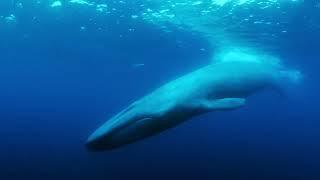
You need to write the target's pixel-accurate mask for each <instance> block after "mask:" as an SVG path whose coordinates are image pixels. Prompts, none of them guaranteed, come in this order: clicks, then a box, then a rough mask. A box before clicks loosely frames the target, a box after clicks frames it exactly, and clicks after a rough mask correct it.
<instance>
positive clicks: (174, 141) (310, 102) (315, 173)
mask: <svg viewBox="0 0 320 180" xmlns="http://www.w3.org/2000/svg"><path fill="white" fill-rule="evenodd" d="M319 12H320V1H318V0H304V1H303V0H287V1H284V0H283V1H280V0H278V1H277V0H264V1H263V0H224V1H223V0H220V1H218V0H210V1H209V0H202V1H194V0H171V1H167V0H154V1H153V0H123V1H118V0H113V1H111V0H96V1H93V0H92V1H84V0H61V1H55V0H52V1H51V0H2V1H0V53H1V54H0V77H1V78H0V85H1V88H0V120H1V126H0V142H1V145H0V179H1V180H16V179H19V180H20V179H34V180H37V179H48V180H51V179H52V180H53V179H54V180H56V179H83V180H87V179H94V180H102V179H110V180H111V179H115V180H118V179H208V180H209V179H210V180H212V179H219V180H229V179H232V180H257V179H259V180H277V179H279V180H283V179H290V180H292V179H299V180H300V179H301V180H318V179H320V155H319V152H320V142H319V139H320V131H319V129H320V114H319V111H320V108H319V102H320V96H319V94H318V93H319V91H320V87H319V86H320V85H319V83H320V81H319V76H320V74H319V70H318V68H319V67H320V63H319V60H320V55H319V52H320V49H319V47H320V13H319ZM240 45H241V46H249V47H250V48H257V49H259V50H263V51H264V52H268V53H271V54H273V55H275V56H277V57H281V60H282V61H283V63H284V64H287V65H288V66H290V67H293V68H295V69H299V71H301V72H302V74H303V79H302V81H301V82H300V83H299V85H297V86H293V87H288V93H287V94H286V95H280V94H278V93H275V92H269V91H266V92H262V93H258V94H256V95H254V96H253V97H250V98H249V99H248V103H247V105H246V106H245V107H243V108H240V109H237V110H234V111H226V112H217V113H208V114H205V115H202V116H199V117H196V118H193V119H192V120H189V121H187V122H186V123H183V124H181V125H179V126H177V127H176V128H173V129H170V130H168V131H166V132H164V133H161V134H160V135H157V136H154V137H151V138H147V139H145V140H143V141H139V142H137V143H134V144H130V145H128V146H125V147H123V148H119V149H116V150H113V151H105V152H98V153H94V152H88V151H87V149H86V147H85V142H86V139H87V137H88V136H89V135H90V133H92V131H94V130H95V129H96V128H97V127H98V126H99V125H101V124H102V123H103V122H105V121H106V120H107V119H108V118H110V117H111V116H113V115H114V114H115V113H117V112H119V111H120V110H122V109H123V108H124V107H126V106H127V105H128V104H129V103H131V102H133V101H134V100H136V99H138V98H140V97H142V96H144V95H145V94H147V93H149V92H151V91H152V90H154V89H155V88H157V87H159V86H161V85H163V84H164V83H166V82H169V81H170V80H172V79H174V78H176V77H179V76H181V75H184V74H185V73H188V72H190V71H193V70H195V69H198V68H200V67H202V66H204V65H206V64H208V63H210V61H211V57H212V56H213V55H214V54H215V53H216V52H217V51H218V50H219V49H221V48H223V47H225V46H240Z"/></svg>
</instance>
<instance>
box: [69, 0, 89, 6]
mask: <svg viewBox="0 0 320 180" xmlns="http://www.w3.org/2000/svg"><path fill="white" fill-rule="evenodd" d="M69 3H73V4H80V5H87V6H93V5H94V3H92V2H89V1H85V0H70V1H69Z"/></svg>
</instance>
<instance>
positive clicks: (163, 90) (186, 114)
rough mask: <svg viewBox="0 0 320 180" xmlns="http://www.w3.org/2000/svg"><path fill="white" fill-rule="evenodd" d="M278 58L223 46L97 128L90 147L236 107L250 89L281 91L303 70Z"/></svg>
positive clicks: (118, 143) (107, 146)
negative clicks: (208, 60)
mask: <svg viewBox="0 0 320 180" xmlns="http://www.w3.org/2000/svg"><path fill="white" fill-rule="evenodd" d="M275 59H276V58H274V57H272V56H269V55H264V54H263V53H256V52H254V53H251V52H246V51H244V52H243V51H238V50H230V51H228V52H224V53H222V55H218V56H216V58H215V60H214V61H213V62H212V63H210V64H209V65H206V66H205V67H202V68H200V69H197V70H195V71H193V72H190V73H188V74H186V75H184V76H182V77H179V78H176V79H174V80H172V81H170V82H168V83H166V84H164V85H163V86H161V87H159V88H157V89H155V90H154V91H153V92H151V93H150V94H148V95H146V96H144V97H142V98H141V99H138V100H137V101H135V102H133V103H131V104H130V105H129V106H128V107H127V108H125V109H124V110H122V111H121V112H119V113H118V114H116V115H115V116H113V117H112V118H110V119H109V120H107V121H106V122H105V123H104V124H102V125H101V126H100V127H99V128H98V129H97V130H95V131H94V132H93V133H92V134H91V135H90V136H89V137H88V139H87V141H86V147H87V148H88V150H89V151H106V150H113V149H116V148H119V147H122V146H125V145H127V144H131V143H133V142H136V141H139V140H142V139H144V138H147V137H150V136H154V135H156V134H159V133H161V132H163V131H165V130H167V129H170V128H172V127H175V126H177V125H179V124H181V123H182V122H185V121H187V120H189V119H191V118H192V117H195V116H198V115H201V114H204V113H208V112H215V111H230V110H234V109H238V108H240V107H242V106H244V105H245V104H246V103H247V100H246V99H247V98H248V97H249V96H250V95H253V94H255V93H257V92H260V91H262V90H265V89H276V90H279V91H281V89H283V88H282V86H283V85H287V84H288V83H296V82H297V81H299V79H300V77H301V73H300V72H299V71H297V70H291V69H287V68H286V67H285V66H283V65H282V64H281V63H279V62H278V61H277V60H275Z"/></svg>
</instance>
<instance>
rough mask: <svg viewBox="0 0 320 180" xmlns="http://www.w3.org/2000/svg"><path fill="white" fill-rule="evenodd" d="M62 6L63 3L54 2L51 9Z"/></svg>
mask: <svg viewBox="0 0 320 180" xmlns="http://www.w3.org/2000/svg"><path fill="white" fill-rule="evenodd" d="M60 6H62V3H61V1H54V2H53V3H51V5H50V7H60Z"/></svg>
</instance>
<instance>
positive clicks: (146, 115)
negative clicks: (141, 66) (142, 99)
mask: <svg viewBox="0 0 320 180" xmlns="http://www.w3.org/2000/svg"><path fill="white" fill-rule="evenodd" d="M169 114H170V113H169ZM170 118H175V117H168V113H167V112H166V113H164V112H160V111H150V110H148V108H147V107H145V106H143V107H142V106H141V105H136V104H135V103H134V104H133V105H130V106H129V107H128V108H126V109H125V110H123V111H121V112H120V113H118V114H117V115H115V116H114V117H112V118H111V119H110V120H108V121H107V122H105V123H104V124H103V125H102V126H100V127H99V128H98V129H97V130H96V131H94V132H93V133H92V134H91V135H90V136H89V138H88V139H87V142H86V146H87V149H88V150H89V151H105V150H112V149H115V148H118V147H120V146H123V145H126V144H130V143H132V142H135V141H138V140H140V139H143V138H145V137H148V136H151V135H154V134H157V133H158V132H161V131H162V130H163V129H167V128H168V126H170V124H168V123H163V122H164V121H166V119H170Z"/></svg>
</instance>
